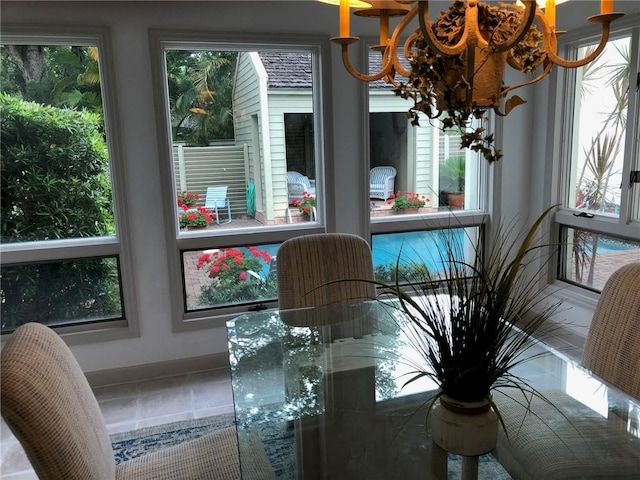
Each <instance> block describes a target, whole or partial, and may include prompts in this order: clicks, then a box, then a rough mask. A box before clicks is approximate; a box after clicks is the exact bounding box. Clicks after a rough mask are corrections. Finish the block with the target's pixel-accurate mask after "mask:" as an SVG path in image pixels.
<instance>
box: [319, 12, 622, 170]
mask: <svg viewBox="0 0 640 480" xmlns="http://www.w3.org/2000/svg"><path fill="white" fill-rule="evenodd" d="M320 1H321V2H325V3H332V4H339V5H340V35H339V36H338V37H334V38H332V39H331V40H332V41H334V42H336V43H338V44H339V45H341V49H342V61H343V63H344V66H345V68H346V69H347V71H348V72H349V73H350V74H351V75H352V76H353V77H355V78H357V79H358V80H361V81H364V82H374V81H377V80H384V81H385V82H386V83H388V84H390V85H392V86H393V91H394V92H395V93H396V95H400V96H402V97H403V98H407V99H410V100H413V102H414V106H413V107H412V108H411V109H410V111H409V115H410V116H411V117H412V122H413V123H414V124H417V123H418V114H419V113H424V114H426V115H427V116H428V117H429V118H437V117H439V116H440V115H441V114H442V113H443V112H446V113H447V115H445V116H444V118H445V119H444V120H443V121H444V122H445V127H446V126H449V127H451V126H453V125H454V124H455V125H457V126H459V127H463V126H464V125H467V126H468V124H469V119H470V118H473V117H475V118H482V115H483V114H484V112H485V111H486V110H493V111H494V112H496V113H497V114H498V115H507V114H508V113H509V112H510V111H511V109H513V108H514V107H515V106H517V105H520V104H522V103H525V100H523V99H522V98H520V97H518V96H517V95H514V96H512V97H511V98H509V99H506V97H507V95H508V94H509V93H510V92H512V91H513V90H515V89H517V88H520V87H524V86H526V85H531V84H533V83H536V82H538V81H540V80H542V79H543V78H544V77H545V76H547V75H548V74H549V72H551V69H552V68H553V66H554V65H558V66H561V67H565V68H577V67H581V66H584V65H586V64H588V63H590V62H592V61H593V60H595V59H596V58H597V57H598V56H599V55H600V53H601V52H602V51H603V50H604V47H605V46H606V43H607V41H608V39H609V32H610V24H611V22H612V21H614V20H616V19H617V18H620V17H622V16H623V15H624V14H623V13H614V11H613V1H612V0H602V1H601V11H600V14H599V15H594V16H591V17H589V18H588V20H589V21H591V22H596V23H600V24H602V33H601V38H600V42H599V44H598V46H597V47H596V48H595V49H593V50H592V51H589V52H588V53H587V54H586V55H585V57H584V58H582V59H578V60H568V59H564V58H560V57H559V56H558V42H557V38H558V36H559V35H561V34H562V33H564V32H560V31H556V29H555V11H556V6H555V3H556V2H555V1H554V0H546V3H545V8H544V11H543V10H542V9H541V8H540V7H539V6H538V5H537V3H536V1H535V0H522V2H520V1H517V2H513V3H509V4H507V3H499V4H495V2H494V4H493V5H492V4H489V3H488V2H481V1H479V0H464V1H463V0H454V1H453V2H451V4H450V6H449V8H448V10H446V11H444V12H440V14H439V16H438V17H437V18H436V19H435V20H432V19H431V18H430V11H429V2H428V1H426V0H419V1H416V0H398V1H375V0H368V1H367V2H364V1H361V0H320ZM350 8H353V10H354V11H353V13H354V14H355V15H358V16H362V17H370V18H379V20H380V28H379V31H380V43H379V44H378V45H376V46H374V47H372V48H373V50H376V51H379V52H380V54H381V65H382V66H381V69H380V70H379V71H378V72H373V73H361V72H359V71H358V70H357V69H356V68H355V67H354V66H353V65H352V63H351V60H350V58H349V50H348V48H349V45H350V44H352V43H354V42H357V41H358V40H359V38H358V37H352V36H351V35H350V31H349V29H350V27H349V16H350ZM391 17H399V22H398V24H397V25H396V27H395V29H394V30H393V32H391V31H390V22H389V19H390V18H391ZM416 17H417V19H418V22H417V23H418V26H417V27H416V26H413V27H412V26H411V25H414V24H415V23H416V22H414V20H415V19H416ZM401 39H402V40H401ZM507 65H508V66H510V67H511V68H513V69H515V70H518V71H521V72H524V73H526V74H531V75H533V79H531V80H528V81H525V82H523V83H520V84H517V85H513V86H507V85H505V84H504V82H503V76H504V72H505V70H506V66H507ZM503 100H504V102H503ZM481 134H482V131H480V132H478V129H476V131H475V132H472V133H471V134H467V135H466V136H467V138H466V141H468V142H469V144H468V145H463V146H467V147H470V148H473V149H474V150H478V151H480V152H481V153H483V154H484V155H485V158H487V160H489V161H493V160H497V159H498V158H500V156H501V155H500V154H499V152H498V154H497V156H496V155H494V154H495V153H496V152H494V154H490V149H489V150H487V149H484V147H486V145H484V147H483V144H485V143H486V142H484V137H482V136H481ZM471 136H473V138H471ZM489 140H490V142H489V143H491V142H492V141H493V139H492V138H489ZM463 141H465V138H463Z"/></svg>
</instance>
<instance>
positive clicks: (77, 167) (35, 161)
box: [0, 94, 115, 243]
mask: <svg viewBox="0 0 640 480" xmlns="http://www.w3.org/2000/svg"><path fill="white" fill-rule="evenodd" d="M0 117H1V118H2V120H1V124H0V128H1V131H2V137H1V139H0V152H1V154H2V169H1V170H2V171H1V180H2V206H1V208H2V228H1V233H2V243H8V242H24V241H29V240H51V239H61V238H77V237H93V236H100V235H110V234H114V233H115V228H114V221H113V209H112V206H111V185H110V181H109V162H108V156H107V148H106V146H105V141H104V137H103V135H102V133H101V131H100V119H99V117H98V116H97V115H96V114H92V113H88V112H77V111H73V110H63V109H59V108H55V107H49V106H43V105H39V104H36V103H32V102H25V101H22V100H20V99H17V98H15V97H11V96H9V95H6V94H0Z"/></svg>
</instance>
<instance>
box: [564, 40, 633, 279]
mask: <svg viewBox="0 0 640 480" xmlns="http://www.w3.org/2000/svg"><path fill="white" fill-rule="evenodd" d="M639 34H640V29H637V28H635V29H629V30H624V31H622V32H618V33H617V35H616V36H615V37H614V38H612V39H611V40H610V41H609V43H608V44H607V46H606V47H605V49H604V51H603V53H602V54H601V55H600V57H598V59H597V60H596V61H594V62H593V63H590V64H588V65H587V66H585V67H584V68H582V69H576V70H574V71H570V72H568V73H567V75H566V85H565V91H570V92H573V94H572V95H566V96H565V102H566V103H565V105H564V111H565V112H567V113H568V114H567V115H566V116H565V124H564V131H565V132H567V134H566V135H567V138H568V141H566V142H564V149H563V160H564V162H563V166H564V169H563V172H564V176H563V178H564V182H563V197H562V206H563V207H564V208H563V209H561V211H560V212H559V213H558V214H557V215H556V219H557V221H558V223H559V231H560V241H561V243H562V244H563V245H564V247H565V248H564V252H565V253H564V255H561V265H560V268H559V273H560V278H562V279H563V280H566V281H568V282H571V283H575V284H577V285H580V286H583V287H586V288H588V289H592V290H596V291H599V290H601V289H602V286H603V285H604V282H605V281H606V280H607V278H608V276H609V275H610V274H611V273H612V272H613V271H614V270H615V268H614V266H615V267H619V266H621V265H624V264H625V263H629V262H634V261H640V249H638V242H639V241H640V226H639V223H638V221H639V220H640V198H639V196H640V191H639V187H638V186H639V183H638V182H639V181H640V178H638V174H637V173H634V172H637V171H638V170H639V169H640V167H639V161H638V138H639V137H638V129H639V127H640V125H639V123H640V116H639V113H638V112H639V108H638V86H637V83H638V80H637V79H638V64H639V55H638V52H639V50H638V48H639V40H638V39H639ZM595 46H596V44H595V42H594V43H592V42H590V41H588V40H587V41H584V42H581V43H578V44H576V45H575V47H574V51H575V54H576V55H577V57H578V58H582V57H584V56H585V54H586V53H588V52H590V51H592V50H593V49H594V48H595Z"/></svg>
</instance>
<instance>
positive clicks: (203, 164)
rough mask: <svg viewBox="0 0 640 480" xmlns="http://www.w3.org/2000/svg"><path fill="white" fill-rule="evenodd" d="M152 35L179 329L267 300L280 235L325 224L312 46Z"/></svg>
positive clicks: (272, 291) (316, 57)
mask: <svg viewBox="0 0 640 480" xmlns="http://www.w3.org/2000/svg"><path fill="white" fill-rule="evenodd" d="M194 35H195V36H198V40H199V41H198V42H195V43H194V41H193V37H194ZM152 46H153V48H154V49H155V52H154V55H153V61H154V68H155V73H154V74H155V75H156V76H158V80H159V81H158V89H157V91H156V96H157V99H158V105H162V112H161V115H162V117H163V119H164V120H165V128H162V129H161V131H159V134H160V135H161V136H162V137H164V138H165V139H166V142H167V143H166V145H167V146H166V149H165V154H164V155H163V156H162V158H161V168H162V171H163V172H164V178H163V180H164V181H165V185H164V186H163V192H164V196H165V197H166V198H165V199H164V206H165V211H166V212H167V214H168V219H170V221H169V222H168V230H167V233H168V241H169V243H170V245H172V251H171V254H170V264H171V267H172V276H173V277H172V278H173V279H174V281H175V283H176V285H177V284H182V288H181V289H178V288H176V289H175V291H174V292H173V304H174V309H175V311H174V317H175V318H176V324H175V325H176V328H178V329H183V328H190V327H189V325H194V322H193V320H210V321H213V322H214V323H215V322H219V321H222V319H224V318H225V316H226V315H231V314H235V313H237V312H238V311H242V310H244V311H246V310H247V309H252V308H264V307H265V306H267V307H268V306H275V304H276V302H277V286H276V268H277V263H276V254H277V249H278V246H279V245H280V244H281V243H282V242H283V241H284V240H286V239H287V238H290V237H292V236H295V235H297V234H300V230H303V231H304V232H305V233H314V232H320V231H324V226H323V225H324V220H323V219H324V209H323V204H324V200H325V199H324V198H323V188H322V187H323V184H324V183H323V176H322V173H323V168H322V159H323V155H322V152H323V144H322V138H323V136H322V117H321V116H320V114H319V112H321V111H322V109H321V108H319V106H318V105H319V101H320V100H321V99H320V96H319V95H318V90H319V89H318V88H317V84H318V81H317V79H318V78H319V74H320V47H319V45H313V44H309V45H302V46H301V45H299V44H296V45H292V44H287V43H278V44H269V43H268V42H266V43H265V42H260V43H256V44H250V43H235V42H228V41H223V40H221V39H219V38H215V37H213V36H211V35H209V34H206V33H203V34H201V35H199V34H189V35H188V34H184V35H181V34H180V33H173V32H163V31H157V32H154V33H153V34H152ZM160 84H162V85H161V86H160ZM296 232H297V233H296ZM201 325H204V323H202V324H201Z"/></svg>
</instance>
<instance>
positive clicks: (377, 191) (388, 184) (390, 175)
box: [369, 166, 397, 200]
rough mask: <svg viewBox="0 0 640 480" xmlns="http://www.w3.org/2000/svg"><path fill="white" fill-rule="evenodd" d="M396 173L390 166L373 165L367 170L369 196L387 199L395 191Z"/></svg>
mask: <svg viewBox="0 0 640 480" xmlns="http://www.w3.org/2000/svg"><path fill="white" fill-rule="evenodd" d="M396 173H397V172H396V169H395V168H393V167H390V166H384V167H373V168H372V169H371V170H370V171H369V198H379V199H381V200H387V199H388V198H389V197H390V196H391V194H392V193H394V191H395V190H394V186H395V179H396Z"/></svg>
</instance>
